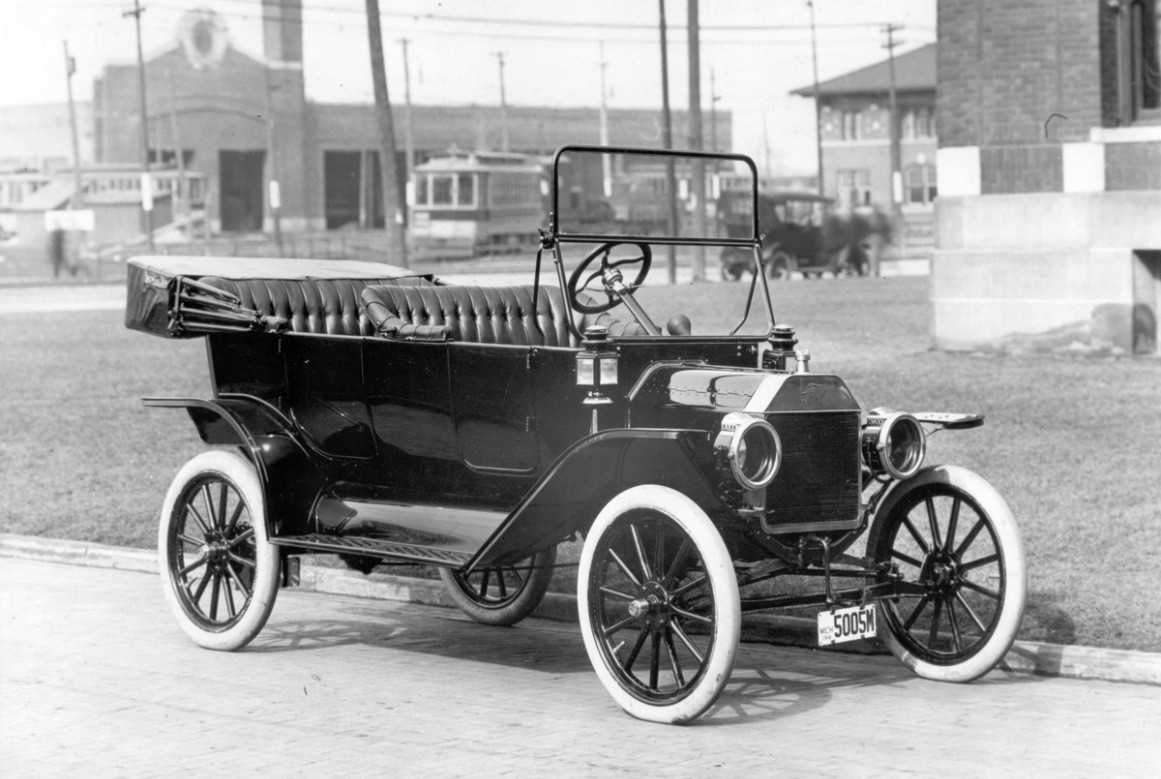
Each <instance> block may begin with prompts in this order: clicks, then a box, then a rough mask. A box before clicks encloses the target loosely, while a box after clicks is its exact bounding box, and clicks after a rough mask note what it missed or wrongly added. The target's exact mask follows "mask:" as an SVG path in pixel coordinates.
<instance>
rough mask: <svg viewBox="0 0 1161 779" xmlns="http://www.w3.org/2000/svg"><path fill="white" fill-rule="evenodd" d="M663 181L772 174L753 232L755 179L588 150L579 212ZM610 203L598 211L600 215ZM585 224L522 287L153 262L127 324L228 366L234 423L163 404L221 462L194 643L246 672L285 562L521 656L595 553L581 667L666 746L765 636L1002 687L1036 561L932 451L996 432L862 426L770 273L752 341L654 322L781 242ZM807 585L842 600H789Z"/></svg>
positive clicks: (218, 262) (189, 491) (199, 570)
mask: <svg viewBox="0 0 1161 779" xmlns="http://www.w3.org/2000/svg"><path fill="white" fill-rule="evenodd" d="M666 157H677V158H680V159H681V161H682V162H681V164H682V168H681V169H683V170H686V169H688V170H693V171H698V170H701V169H703V168H704V166H705V165H707V164H711V165H713V166H714V167H715V169H718V170H720V169H723V168H732V169H734V170H736V171H737V172H739V173H746V174H749V176H750V178H751V182H752V183H751V187H750V193H749V194H750V197H751V198H753V199H755V201H756V197H757V185H756V181H757V175H756V171H755V168H754V164H753V162H752V161H751V160H749V159H748V158H746V157H744V156H741V155H729V154H706V153H696V152H669V151H657V150H645V149H612V148H602V147H582V146H572V147H564V148H562V149H560V150H559V151H558V152H557V154H556V157H555V161H554V171H553V181H554V182H555V181H558V180H559V177H558V175H557V174H556V166H558V165H560V164H561V161H562V160H565V159H567V160H569V164H571V165H573V166H578V169H584V170H592V171H597V172H599V171H601V170H602V169H608V168H611V169H613V170H625V169H631V168H632V167H633V166H634V165H638V164H640V165H652V166H654V167H656V165H657V164H658V161H659V160H660V161H662V162H664V161H665V158H666ZM606 166H607V167H606ZM592 179H593V180H594V182H595V184H594V193H593V196H592V198H581V200H591V199H593V198H599V197H600V193H599V188H600V183H601V182H600V178H599V175H595V176H593V177H592ZM557 194H558V193H557V192H556V191H553V192H552V193H551V200H552V213H551V214H550V215H549V219H548V222H547V224H548V227H547V228H546V229H545V230H544V231H543V232H542V234H541V238H540V249H539V251H538V252H537V253H536V258H535V263H534V265H533V263H532V262H531V258H530V265H533V267H532V268H530V270H531V271H532V273H531V276H530V279H529V283H528V284H526V285H520V286H470V285H452V284H445V283H443V282H441V281H440V280H439V279H437V278H435V277H433V276H431V275H425V274H422V273H417V272H415V271H411V270H407V269H402V268H395V267H391V266H387V265H382V264H379V263H361V262H334V261H331V262H324V261H308V260H302V261H273V260H247V259H237V258H207V257H139V258H136V259H134V260H133V261H132V262H131V263H130V266H129V281H128V283H129V289H128V304H127V309H126V323H127V325H128V326H129V327H131V328H135V329H138V330H142V331H145V332H147V333H150V334H153V335H157V336H162V337H169V338H194V337H196V338H204V340H205V344H206V350H207V353H208V357H209V368H210V378H211V385H212V396H211V397H209V398H147V399H145V401H144V402H145V404H146V405H147V406H151V407H159V408H173V409H184V410H185V411H186V412H187V413H188V415H189V417H190V419H191V420H192V422H193V424H194V425H195V426H196V428H197V431H198V433H199V434H200V437H201V439H202V440H203V441H204V442H205V443H206V444H207V445H208V446H209V449H208V450H207V451H206V452H204V453H202V454H199V455H197V456H196V457H194V458H193V459H192V460H190V461H189V462H188V463H187V464H186V465H185V466H184V467H182V468H181V469H180V471H179V473H178V474H177V476H176V478H175V479H174V480H173V483H172V485H171V486H170V488H169V490H168V493H167V494H166V496H165V499H164V504H163V506H162V509H161V516H160V523H159V533H158V552H159V555H160V562H161V571H162V577H161V578H162V582H163V588H164V591H165V594H166V597H167V598H168V600H169V602H170V604H171V607H172V611H173V613H174V615H175V616H176V618H177V621H178V623H179V624H180V625H181V627H182V628H183V629H184V631H185V632H186V633H187V634H188V636H189V637H190V638H191V639H192V640H193V641H194V642H196V643H197V644H199V645H201V646H203V647H207V648H211V649H219V650H235V649H239V648H241V647H244V646H245V645H246V644H247V643H248V642H250V641H251V640H252V639H253V638H254V637H255V636H256V635H257V634H258V633H259V631H261V630H262V628H263V625H264V624H265V623H266V620H267V618H268V617H269V615H270V613H271V609H272V608H273V606H274V602H275V597H276V595H277V593H278V590H279V587H280V585H281V584H282V583H283V571H284V570H285V569H286V567H287V561H288V559H289V558H290V557H291V556H293V555H298V554H303V553H320V552H322V553H334V554H337V555H339V556H340V557H341V558H342V559H343V560H345V561H347V562H348V563H349V564H350V565H352V566H353V567H355V568H357V569H360V570H364V571H367V570H370V569H371V568H373V567H375V565H377V564H379V563H381V562H396V563H398V562H405V563H421V564H428V565H432V566H436V567H438V569H439V571H440V575H441V576H442V579H443V582H444V584H445V585H446V587H447V589H448V591H449V593H451V595H452V597H453V598H454V599H455V600H456V602H457V603H458V604H459V605H460V607H461V608H462V609H463V610H464V611H465V612H466V613H467V614H468V615H470V616H471V617H472V618H474V619H476V620H478V621H480V622H483V623H487V624H492V625H511V624H513V623H515V622H517V621H519V620H520V619H522V618H523V617H525V616H527V615H528V614H529V613H530V612H531V611H532V610H533V609H534V608H535V607H536V606H537V604H538V603H539V602H540V600H541V599H542V597H543V595H544V593H545V591H546V589H547V588H548V585H549V582H550V579H551V577H552V574H553V570H554V566H555V564H556V551H555V550H556V548H557V546H558V545H559V544H560V543H561V542H563V541H566V540H569V539H575V538H583V546H582V551H581V557H580V562H579V568H578V577H577V603H578V610H579V619H580V624H581V632H582V636H583V640H584V645H585V648H586V650H587V652H588V656H589V658H590V660H591V662H592V665H593V668H594V669H595V671H596V674H597V676H598V678H599V679H600V681H601V683H602V684H603V685H604V687H605V688H606V689H607V690H608V692H609V693H610V694H611V696H612V697H613V698H614V699H615V701H616V702H617V703H618V704H619V705H620V706H621V707H623V708H624V709H625V710H626V711H628V712H629V713H630V714H632V715H634V716H636V717H639V718H642V719H646V720H652V721H657V722H667V723H682V722H689V721H691V720H694V719H695V718H697V717H698V716H700V715H702V714H703V713H705V712H706V711H707V709H709V708H710V707H711V706H712V705H713V704H714V702H715V701H716V700H717V699H718V697H719V695H720V694H721V693H722V690H723V688H724V687H725V686H726V684H727V683H728V681H729V677H730V672H731V668H732V666H733V663H734V657H735V653H736V650H737V646H738V642H739V633H740V627H741V621H742V614H743V613H747V612H751V611H757V610H764V609H786V608H791V607H793V608H801V607H804V606H814V607H816V608H817V615H818V616H817V624H818V635H819V643H820V645H824V646H825V645H831V644H834V643H838V642H843V641H847V640H851V639H856V638H861V637H867V636H873V635H877V636H879V637H880V638H881V639H882V640H883V641H884V642H885V643H886V645H887V647H889V649H890V650H891V652H893V653H894V654H895V656H896V657H898V658H899V659H900V660H901V661H902V662H903V663H905V664H906V665H907V666H908V667H910V668H911V669H913V670H914V671H915V672H916V673H917V674H919V675H921V676H923V677H926V678H930V679H936V680H945V681H956V682H963V681H970V680H972V679H975V678H977V677H979V676H981V675H983V674H985V673H987V672H988V671H989V670H990V669H992V668H993V667H994V666H995V665H996V664H997V663H998V662H999V661H1000V660H1001V659H1002V658H1003V656H1004V654H1005V653H1006V652H1007V650H1008V649H1009V647H1010V646H1011V644H1012V642H1013V640H1014V638H1015V635H1016V632H1017V629H1018V627H1019V624H1020V620H1021V616H1022V612H1023V607H1024V597H1025V588H1026V583H1025V565H1024V558H1023V552H1022V546H1021V540H1020V535H1019V532H1018V530H1017V527H1016V523H1015V521H1014V519H1013V517H1012V513H1011V511H1010V510H1009V508H1008V506H1007V504H1006V503H1005V501H1004V499H1003V498H1002V497H1001V496H1000V495H999V494H998V493H997V491H996V490H995V489H994V488H993V487H991V486H990V485H989V484H988V483H987V482H986V481H985V480H984V479H983V478H982V477H980V476H978V475H976V474H974V473H971V472H969V471H967V470H965V469H963V468H960V467H957V466H954V465H935V464H929V463H927V462H925V455H926V451H925V442H926V437H927V435H929V434H930V432H932V431H934V430H937V429H965V428H971V427H975V426H978V425H980V424H982V422H983V420H982V418H981V417H979V416H977V415H973V414H963V413H943V412H911V413H908V412H906V411H897V410H890V409H888V408H883V407H874V408H869V409H868V408H864V407H863V406H861V405H860V404H859V402H858V401H856V399H855V398H854V396H853V395H852V393H851V391H850V390H849V389H848V387H847V385H846V384H845V383H844V382H843V380H842V379H841V378H840V377H839V376H835V375H830V374H827V373H821V372H815V371H814V370H812V369H811V365H810V355H809V353H808V351H807V350H805V349H802V348H799V346H798V342H797V338H796V335H795V332H794V330H793V328H791V327H789V326H788V325H785V324H783V323H779V322H777V321H776V320H775V316H774V310H773V306H772V303H771V300H770V296H769V290H768V288H767V281H766V276H765V275H764V274H763V273H761V272H754V273H753V274H752V277H751V281H750V285H749V289H748V293H747V296H746V298H745V306H744V310H742V311H740V312H739V313H738V317H739V321H738V324H737V325H736V326H735V327H734V328H733V329H732V330H731V331H730V332H724V333H703V332H700V331H699V329H698V327H697V326H696V323H691V322H690V320H689V317H688V316H687V315H686V314H685V313H683V312H680V311H678V312H665V313H662V312H659V311H658V310H657V309H658V308H659V307H660V305H661V304H659V303H658V302H657V301H659V300H660V301H664V296H663V295H650V296H647V295H645V294H643V292H642V290H641V286H642V284H643V283H644V282H645V281H646V278H647V276H648V275H649V272H650V269H651V265H652V262H653V251H654V247H656V246H665V245H678V246H685V247H699V246H724V247H726V248H729V249H732V250H736V251H743V252H748V253H749V254H750V257H751V261H752V262H753V267H754V269H755V271H759V270H760V266H761V256H760V254H761V240H760V239H761V236H760V235H759V232H758V223H757V219H756V217H755V218H753V219H752V220H751V224H750V228H749V230H747V231H746V232H745V234H743V235H731V236H729V237H721V236H714V235H710V234H709V232H710V231H709V230H707V234H706V235H697V234H690V233H689V232H688V231H690V230H692V229H693V228H692V227H690V226H689V225H696V224H698V222H697V220H689V225H685V226H683V228H682V231H680V232H676V233H674V234H668V235H662V236H657V235H653V236H642V235H636V234H632V233H628V232H626V233H625V234H614V233H608V232H605V233H600V234H597V233H589V232H586V230H588V229H593V228H592V226H591V222H588V221H585V220H583V219H581V218H573V217H571V216H570V214H569V213H568V212H567V209H562V205H563V203H562V199H561V198H559V197H558V196H557ZM753 205H754V206H755V207H754V208H752V209H751V211H750V213H751V214H757V213H758V209H757V207H756V205H757V204H756V202H755V203H754V204H753ZM683 224H684V223H683ZM533 227H535V226H533ZM683 251H684V250H683ZM566 253H567V254H569V255H570V256H569V257H567V258H566V256H565V255H566ZM582 253H583V258H582V259H580V260H579V261H577V259H576V258H577V257H579V256H581V254H582ZM545 258H548V259H549V260H550V262H551V273H552V275H554V276H555V283H549V282H548V281H547V280H546V278H542V276H547V275H548V274H549V271H547V269H545V268H544V267H542V260H543V259H545ZM542 271H544V272H543V273H542ZM648 291H649V292H651V293H652V292H657V290H654V289H651V290H648ZM650 309H652V310H650ZM666 314H668V316H666ZM662 316H666V318H665V319H664V320H662V319H661V318H660V317H662ZM661 321H664V324H661V325H659V324H658V322H661ZM863 539H865V543H864V541H863ZM856 542H858V544H856ZM787 576H797V577H815V579H814V580H815V581H817V582H818V587H817V592H809V593H806V594H803V593H802V592H801V591H799V590H797V589H795V590H794V591H792V592H785V591H780V590H779V588H778V587H775V586H772V584H777V581H775V582H773V583H772V582H771V580H778V579H780V578H781V577H787Z"/></svg>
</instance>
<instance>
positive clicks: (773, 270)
mask: <svg viewBox="0 0 1161 779" xmlns="http://www.w3.org/2000/svg"><path fill="white" fill-rule="evenodd" d="M791 265H792V262H791V258H790V255H789V254H787V253H786V252H784V251H776V252H774V255H773V256H772V257H771V258H770V262H769V266H770V278H772V279H788V278H790V268H791Z"/></svg>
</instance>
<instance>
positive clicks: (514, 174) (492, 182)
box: [410, 151, 545, 257]
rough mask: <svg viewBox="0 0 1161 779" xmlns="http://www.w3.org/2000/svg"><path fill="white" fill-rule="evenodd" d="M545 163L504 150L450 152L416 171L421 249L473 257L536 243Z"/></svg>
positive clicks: (414, 236) (414, 228)
mask: <svg viewBox="0 0 1161 779" xmlns="http://www.w3.org/2000/svg"><path fill="white" fill-rule="evenodd" d="M544 175H545V174H544V166H543V164H542V163H541V160H540V159H539V158H538V157H533V156H529V155H525V154H509V153H504V152H482V151H476V152H469V153H455V152H453V153H450V154H448V155H447V156H444V157H436V158H433V159H431V160H428V161H427V162H425V163H423V164H422V165H417V166H416V167H415V170H414V172H413V173H412V177H411V193H410V194H411V197H410V201H411V202H410V207H411V222H410V224H411V240H412V242H413V249H414V251H415V252H416V253H417V254H420V255H428V256H430V255H437V256H447V257H467V256H474V255H478V254H493V253H498V252H508V251H515V250H518V249H520V248H521V247H528V246H534V245H535V244H536V241H537V237H538V234H537V229H536V228H537V226H538V225H539V224H540V222H541V220H542V218H543V214H544V195H543V190H544V187H543V186H542V182H543V180H544Z"/></svg>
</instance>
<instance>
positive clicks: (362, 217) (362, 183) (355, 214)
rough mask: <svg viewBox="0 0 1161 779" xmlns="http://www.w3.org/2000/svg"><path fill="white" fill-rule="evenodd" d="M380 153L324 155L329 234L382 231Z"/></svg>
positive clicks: (363, 152) (330, 153) (324, 198)
mask: <svg viewBox="0 0 1161 779" xmlns="http://www.w3.org/2000/svg"><path fill="white" fill-rule="evenodd" d="M382 180H383V179H382V177H381V175H380V172H379V152H377V151H374V150H370V151H326V152H323V186H324V194H323V200H324V203H323V208H324V209H325V216H326V225H327V229H328V230H337V229H338V228H340V227H344V226H347V225H352V226H357V227H362V228H367V227H372V228H382V227H383V224H384V222H383V185H382Z"/></svg>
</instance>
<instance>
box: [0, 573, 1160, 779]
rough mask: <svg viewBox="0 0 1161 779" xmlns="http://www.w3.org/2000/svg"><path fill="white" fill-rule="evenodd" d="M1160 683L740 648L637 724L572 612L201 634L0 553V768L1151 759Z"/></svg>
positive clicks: (926, 765) (1101, 768) (335, 613)
mask: <svg viewBox="0 0 1161 779" xmlns="http://www.w3.org/2000/svg"><path fill="white" fill-rule="evenodd" d="M1159 726H1161V688H1158V687H1152V686H1147V685H1130V684H1117V683H1111V682H1097V681H1076V680H1067V679H1047V678H1043V677H1035V676H1029V675H1023V674H1019V675H1017V674H1008V673H1004V672H997V673H993V674H992V675H990V676H989V677H987V678H986V679H984V680H982V681H981V682H978V683H976V684H972V685H945V684H937V683H933V682H927V681H923V680H921V679H917V678H915V677H914V676H912V675H911V674H910V673H909V672H907V671H906V670H905V669H904V668H903V667H902V666H901V665H899V664H898V663H896V662H895V661H894V660H893V659H891V658H888V657H867V656H854V655H843V654H836V653H833V652H813V651H808V650H802V649H794V648H776V647H770V646H764V645H744V646H743V647H742V649H741V651H740V653H739V659H738V663H737V666H736V668H735V670H734V676H733V681H732V683H731V684H730V686H729V687H728V688H727V691H726V694H725V695H724V696H723V698H722V700H721V701H720V703H719V704H718V705H717V706H716V707H715V708H714V709H713V710H711V712H710V714H709V715H708V716H706V717H704V718H702V719H701V720H699V721H698V723H697V724H695V725H693V726H690V727H685V728H679V727H666V726H660V725H652V724H648V723H643V722H638V721H637V720H634V719H632V718H630V717H628V716H627V715H624V714H623V713H621V711H620V710H619V709H618V708H617V707H616V706H615V704H613V702H612V700H611V699H610V698H609V697H608V695H606V693H605V692H604V690H603V689H602V688H601V686H600V684H599V683H598V682H597V679H596V677H595V675H594V674H593V673H592V670H591V668H590V667H589V664H588V660H587V658H586V656H585V654H584V648H583V646H582V644H581V640H580V635H579V632H578V631H577V629H576V627H575V626H571V625H564V624H561V623H554V622H545V621H541V620H528V621H526V622H524V623H522V624H521V625H519V626H517V627H514V628H510V629H503V628H487V627H483V626H479V625H476V624H474V623H472V622H470V621H467V620H466V618H463V617H462V616H460V615H459V614H458V613H457V612H454V611H450V610H446V609H439V608H432V607H424V606H416V605H411V604H402V603H393V602H383V601H370V600H361V599H358V598H351V597H344V596H335V595H322V594H318V593H309V592H302V591H295V590H287V591H283V592H282V593H281V594H280V595H279V601H278V604H277V605H276V606H275V609H274V615H273V616H272V618H271V621H270V623H269V624H268V625H267V628H266V630H265V631H264V632H263V633H262V634H261V635H260V636H259V638H258V639H257V640H256V641H255V642H254V644H252V645H251V646H250V647H249V648H248V649H246V650H244V651H241V652H237V653H215V652H209V651H206V650H202V649H198V648H197V647H195V646H193V645H192V644H191V643H190V642H189V641H188V640H186V639H185V637H184V635H183V634H182V633H181V632H180V630H179V629H178V627H177V626H176V624H175V623H174V620H173V618H172V617H171V616H170V615H169V613H168V610H167V608H166V606H165V604H164V602H163V599H162V595H161V592H160V589H159V586H158V581H157V579H156V577H153V576H149V575H145V574H140V573H134V572H127V571H116V570H109V569H98V568H83V567H75V566H68V565H58V564H52V563H44V562H35V561H29V560H18V559H11V558H6V559H0V766H3V768H0V774H3V775H5V776H19V777H25V776H52V777H57V776H80V775H85V776H118V777H152V776H159V775H163V774H164V775H166V776H171V775H178V776H181V775H195V774H201V775H205V774H214V773H218V774H222V773H228V774H229V775H252V774H278V775H285V776H301V775H312V776H319V775H330V774H339V773H342V774H346V775H352V776H433V775H434V776H468V775H472V776H493V775H494V776H507V775H537V776H539V775H546V774H550V773H552V774H556V775H558V776H577V775H581V776H584V775H601V776H605V775H613V774H636V775H645V774H648V775H660V776H707V775H720V776H733V775H738V774H740V773H742V772H760V773H761V774H763V775H769V774H773V773H775V772H777V773H785V774H788V775H802V774H807V773H810V774H812V775H820V776H845V777H849V776H882V775H891V776H909V775H913V776H928V775H931V774H934V773H940V774H943V775H945V776H973V777H974V776H988V775H994V776H1000V775H1004V776H1009V775H1042V776H1086V777H1089V776H1101V775H1108V776H1113V775H1115V776H1145V775H1150V774H1154V772H1155V771H1156V770H1157V766H1158V765H1161V743H1159V742H1158V739H1157V733H1158V732H1159Z"/></svg>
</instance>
